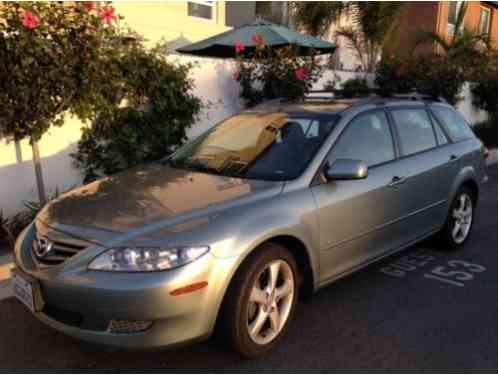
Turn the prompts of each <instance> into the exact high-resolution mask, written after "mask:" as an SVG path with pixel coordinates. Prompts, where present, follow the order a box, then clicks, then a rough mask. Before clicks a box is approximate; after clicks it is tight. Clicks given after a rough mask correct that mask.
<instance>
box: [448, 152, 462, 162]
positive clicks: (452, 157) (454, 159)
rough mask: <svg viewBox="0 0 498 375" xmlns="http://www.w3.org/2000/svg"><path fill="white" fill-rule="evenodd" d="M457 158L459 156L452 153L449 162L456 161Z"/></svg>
mask: <svg viewBox="0 0 498 375" xmlns="http://www.w3.org/2000/svg"><path fill="white" fill-rule="evenodd" d="M459 159H460V156H458V155H455V154H453V155H451V156H450V162H451V163H453V162H455V161H458V160H459Z"/></svg>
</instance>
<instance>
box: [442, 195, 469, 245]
mask: <svg viewBox="0 0 498 375" xmlns="http://www.w3.org/2000/svg"><path fill="white" fill-rule="evenodd" d="M475 204H476V197H475V195H474V193H473V191H472V190H470V189H469V188H468V187H466V186H462V187H460V188H459V189H458V191H457V193H456V194H455V198H454V199H453V202H452V203H451V206H450V210H449V211H448V216H447V217H446V221H445V224H444V227H443V229H442V231H441V233H440V238H441V240H442V241H441V242H442V244H443V245H444V246H445V248H446V249H449V250H457V249H460V248H461V247H463V246H464V245H465V243H466V242H467V241H468V239H469V238H470V235H471V233H472V228H473V226H474V215H475V211H476V210H475ZM462 205H463V206H462ZM469 209H470V212H469ZM457 227H459V228H460V229H457Z"/></svg>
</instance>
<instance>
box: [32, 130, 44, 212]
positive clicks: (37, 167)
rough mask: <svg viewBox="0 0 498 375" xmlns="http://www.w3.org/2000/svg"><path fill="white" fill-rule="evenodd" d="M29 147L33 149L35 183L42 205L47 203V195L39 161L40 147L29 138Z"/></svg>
mask: <svg viewBox="0 0 498 375" xmlns="http://www.w3.org/2000/svg"><path fill="white" fill-rule="evenodd" d="M31 148H32V150H33V164H34V167H35V176H36V185H37V186H38V198H39V200H40V203H41V204H42V205H43V206H44V205H45V203H47V196H46V195H45V184H44V183H43V172H42V167H41V162H40V149H39V148H38V142H37V141H35V140H33V139H32V140H31Z"/></svg>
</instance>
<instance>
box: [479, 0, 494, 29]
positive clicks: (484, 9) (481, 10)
mask: <svg viewBox="0 0 498 375" xmlns="http://www.w3.org/2000/svg"><path fill="white" fill-rule="evenodd" d="M483 12H485V13H487V14H488V24H487V26H486V31H485V33H486V34H490V33H491V16H492V13H491V9H490V8H488V7H483V6H481V8H480V10H479V32H480V33H482V31H481V20H482V13H483Z"/></svg>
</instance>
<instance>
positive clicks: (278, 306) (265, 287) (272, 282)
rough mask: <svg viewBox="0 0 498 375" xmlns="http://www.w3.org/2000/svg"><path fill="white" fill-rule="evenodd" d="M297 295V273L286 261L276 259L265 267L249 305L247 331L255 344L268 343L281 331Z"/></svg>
mask: <svg viewBox="0 0 498 375" xmlns="http://www.w3.org/2000/svg"><path fill="white" fill-rule="evenodd" d="M294 293H295V280H294V273H293V272H292V269H291V267H290V265H289V264H288V263H287V262H286V261H284V260H281V259H279V260H274V261H272V262H270V263H268V264H267V265H266V266H265V267H264V268H263V271H262V272H261V273H260V274H259V275H258V277H257V278H256V280H255V282H254V285H253V286H252V290H251V295H250V297H249V303H248V306H247V330H248V333H249V337H250V338H251V339H252V340H253V341H254V342H255V343H256V344H258V345H265V344H268V343H269V342H271V341H272V340H273V339H275V338H276V337H277V336H278V335H279V333H280V332H281V331H282V329H283V327H284V326H285V324H286V322H287V320H288V318H289V315H290V311H291V308H292V303H293V298H294Z"/></svg>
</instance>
